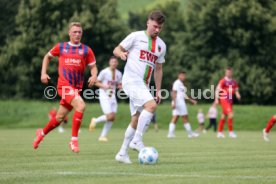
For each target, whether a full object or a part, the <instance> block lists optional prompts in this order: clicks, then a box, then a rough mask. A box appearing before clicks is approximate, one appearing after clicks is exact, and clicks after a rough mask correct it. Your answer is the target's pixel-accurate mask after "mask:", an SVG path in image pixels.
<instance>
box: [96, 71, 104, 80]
mask: <svg viewBox="0 0 276 184" xmlns="http://www.w3.org/2000/svg"><path fill="white" fill-rule="evenodd" d="M97 79H98V81H103V80H104V72H103V70H102V71H101V72H100V73H99V75H98V77H97Z"/></svg>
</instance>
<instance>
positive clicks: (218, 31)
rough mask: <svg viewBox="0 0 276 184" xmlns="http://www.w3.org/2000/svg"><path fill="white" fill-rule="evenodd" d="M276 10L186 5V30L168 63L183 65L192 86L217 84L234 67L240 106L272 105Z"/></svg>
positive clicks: (265, 4) (246, 4)
mask: <svg viewBox="0 0 276 184" xmlns="http://www.w3.org/2000/svg"><path fill="white" fill-rule="evenodd" d="M275 8H276V4H275V1H262V0H252V1H242V0H225V1H218V0H210V1H190V3H189V5H188V7H187V11H186V13H185V16H184V23H185V26H186V30H184V31H182V32H179V33H177V34H176V35H175V42H176V44H174V45H173V46H172V47H171V48H170V49H171V50H169V52H168V53H169V54H170V53H172V52H174V53H175V52H177V54H174V55H172V56H171V57H172V60H173V61H175V60H181V61H182V62H180V65H181V66H185V68H186V69H187V70H188V73H189V74H188V75H189V77H190V80H191V83H192V84H193V86H194V87H196V88H198V87H200V88H204V87H206V86H208V85H209V84H217V82H218V80H219V78H220V77H222V76H223V73H222V70H223V68H225V67H226V66H232V67H233V68H234V75H235V78H236V80H237V81H238V82H239V84H240V91H241V93H242V96H244V98H243V101H244V103H249V102H256V103H265V102H268V101H270V103H271V100H272V97H273V96H274V95H275V94H276V91H275V90H274V89H275V83H273V81H274V80H275V77H276V75H275V72H274V71H273V70H274V68H275V64H276V63H275V59H276V54H275V49H276V47H275V44H274V42H275V39H276V34H275V33H276V23H275V20H276V15H275ZM179 38H181V39H179ZM179 48H181V49H179Z"/></svg>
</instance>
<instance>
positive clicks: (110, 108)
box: [89, 56, 122, 142]
mask: <svg viewBox="0 0 276 184" xmlns="http://www.w3.org/2000/svg"><path fill="white" fill-rule="evenodd" d="M117 66H118V60H117V58H116V57H115V56H112V57H111V58H110V59H109V67H107V68H105V69H103V70H102V71H101V72H100V73H99V75H98V78H97V82H96V86H98V87H99V88H100V89H99V100H100V105H101V108H102V111H103V113H104V114H103V115H101V116H99V117H97V118H94V117H93V118H92V119H91V122H90V125H89V130H90V131H93V130H94V129H95V128H96V125H97V124H98V123H102V122H105V124H104V126H103V130H102V133H101V135H100V137H99V141H103V142H106V141H108V139H107V134H108V132H109V130H110V129H111V127H112V124H113V121H114V120H115V115H116V112H117V100H116V96H115V93H116V88H121V86H122V73H121V72H120V71H119V70H118V69H116V68H117Z"/></svg>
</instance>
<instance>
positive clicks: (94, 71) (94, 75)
mask: <svg viewBox="0 0 276 184" xmlns="http://www.w3.org/2000/svg"><path fill="white" fill-rule="evenodd" d="M90 73H91V77H89V79H88V87H89V88H91V87H92V86H93V85H94V84H95V83H96V81H97V75H98V68H97V66H96V65H95V64H94V65H90Z"/></svg>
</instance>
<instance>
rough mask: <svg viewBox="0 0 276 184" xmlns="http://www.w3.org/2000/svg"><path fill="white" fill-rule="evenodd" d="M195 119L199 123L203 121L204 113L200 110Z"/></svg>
mask: <svg viewBox="0 0 276 184" xmlns="http://www.w3.org/2000/svg"><path fill="white" fill-rule="evenodd" d="M197 120H198V122H199V123H204V114H203V113H202V112H199V113H197Z"/></svg>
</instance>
